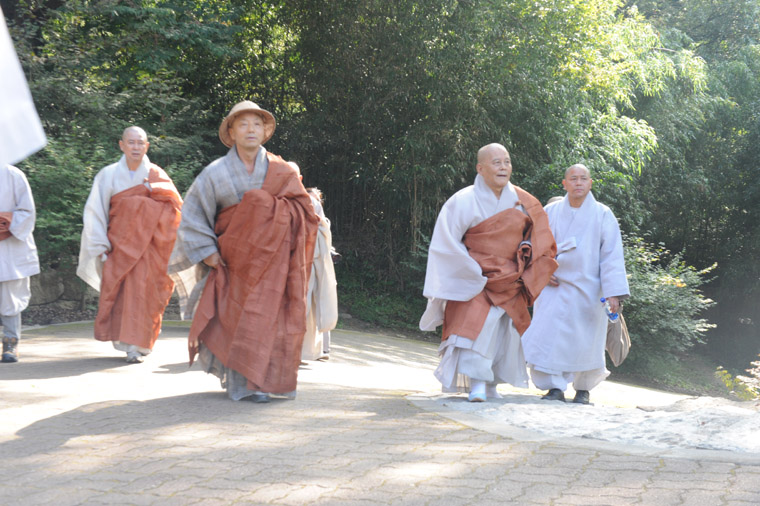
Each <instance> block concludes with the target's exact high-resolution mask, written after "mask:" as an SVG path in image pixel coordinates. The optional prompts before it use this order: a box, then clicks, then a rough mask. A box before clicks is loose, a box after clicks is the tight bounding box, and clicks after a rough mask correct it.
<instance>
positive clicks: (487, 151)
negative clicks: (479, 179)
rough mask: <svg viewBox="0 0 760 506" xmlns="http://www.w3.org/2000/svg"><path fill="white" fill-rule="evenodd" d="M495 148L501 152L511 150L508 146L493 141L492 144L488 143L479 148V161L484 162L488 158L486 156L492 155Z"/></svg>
mask: <svg viewBox="0 0 760 506" xmlns="http://www.w3.org/2000/svg"><path fill="white" fill-rule="evenodd" d="M494 150H497V151H499V152H506V153H509V151H507V148H505V147H504V146H502V145H501V144H499V143H496V142H492V143H491V144H486V145H485V146H483V147H482V148H480V149H479V150H478V163H482V162H483V161H484V160H485V159H486V157H489V156H491V153H492V152H493V151H494Z"/></svg>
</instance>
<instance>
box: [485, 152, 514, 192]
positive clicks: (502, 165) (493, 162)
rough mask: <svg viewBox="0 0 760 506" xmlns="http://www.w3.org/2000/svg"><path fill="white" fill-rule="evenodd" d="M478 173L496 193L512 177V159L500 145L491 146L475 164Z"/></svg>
mask: <svg viewBox="0 0 760 506" xmlns="http://www.w3.org/2000/svg"><path fill="white" fill-rule="evenodd" d="M477 170H478V174H480V176H481V177H482V178H483V181H485V183H486V185H488V187H489V188H490V189H491V190H493V191H494V193H496V194H497V195H501V190H502V189H503V188H504V187H505V186H507V183H509V178H510V177H512V160H511V159H510V157H509V153H508V152H507V150H506V149H504V148H503V147H501V146H493V147H491V148H489V149H488V150H486V151H485V152H483V153H482V155H481V156H480V159H479V160H478V165H477Z"/></svg>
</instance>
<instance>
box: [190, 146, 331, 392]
mask: <svg viewBox="0 0 760 506" xmlns="http://www.w3.org/2000/svg"><path fill="white" fill-rule="evenodd" d="M268 157H269V167H268V170H267V175H266V179H265V180H264V183H263V185H262V188H261V189H254V190H249V191H247V192H246V193H245V194H244V195H243V198H242V200H241V201H240V203H239V204H235V205H232V206H229V207H226V208H225V209H223V210H222V211H221V212H220V213H219V214H218V216H217V217H216V220H215V222H216V223H215V229H214V231H215V234H216V236H217V244H218V250H219V253H220V255H221V257H222V259H223V260H224V262H225V264H226V265H225V266H221V265H220V266H219V267H217V268H216V269H213V270H212V271H211V272H210V273H209V275H208V279H207V280H206V282H205V287H204V289H203V294H202V296H201V299H200V301H199V303H198V307H197V308H196V310H195V315H194V318H193V324H192V326H191V328H190V340H191V341H192V340H194V339H195V338H197V339H198V341H199V344H201V345H203V346H205V347H207V348H208V349H209V350H210V351H211V353H213V355H214V357H216V359H218V360H219V361H220V362H221V363H222V364H223V365H224V367H227V368H229V369H232V370H234V371H237V372H239V373H240V374H242V375H243V376H245V378H246V379H247V380H248V385H247V388H248V389H249V390H251V391H259V392H267V393H290V392H293V391H294V390H295V389H296V386H297V376H298V366H299V364H300V360H301V346H302V342H303V337H304V333H305V331H306V293H307V288H308V281H309V273H310V271H311V266H312V262H313V258H314V245H315V240H316V234H317V227H318V222H319V219H318V217H317V216H316V214H315V213H314V209H313V207H312V205H311V202H310V199H309V196H308V194H307V193H306V190H305V189H304V187H303V185H302V184H301V181H300V179H299V178H298V175H297V174H296V172H295V171H294V170H293V169H292V168H291V167H290V166H289V165H287V163H286V162H285V161H284V160H282V158H280V157H278V156H275V155H268ZM197 352H198V349H197V348H191V349H190V361H191V363H192V361H193V360H194V358H195V355H196V354H197Z"/></svg>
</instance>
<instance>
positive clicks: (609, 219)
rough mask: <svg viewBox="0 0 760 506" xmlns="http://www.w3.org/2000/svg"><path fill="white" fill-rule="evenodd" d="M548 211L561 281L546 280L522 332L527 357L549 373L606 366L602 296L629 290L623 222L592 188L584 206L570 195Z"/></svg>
mask: <svg viewBox="0 0 760 506" xmlns="http://www.w3.org/2000/svg"><path fill="white" fill-rule="evenodd" d="M546 212H547V215H548V217H549V223H550V225H551V228H552V230H553V232H554V235H555V237H556V239H557V261H558V263H559V268H558V269H557V271H556V272H555V273H554V275H555V276H556V277H557V280H558V282H559V286H556V287H555V286H547V287H546V288H545V289H544V290H543V291H542V292H541V295H540V296H539V297H538V299H537V300H536V304H535V306H534V310H533V321H532V323H531V325H530V327H529V328H528V330H527V331H526V332H525V333H524V334H523V336H522V343H523V348H524V352H525V359H526V360H527V362H528V363H529V364H531V365H532V366H533V367H534V368H536V369H537V370H539V371H541V372H545V373H548V374H561V373H567V372H582V371H592V370H596V369H602V370H604V368H605V360H604V349H605V342H606V336H607V316H606V314H605V312H604V306H603V305H602V303H601V302H600V298H601V297H612V296H618V297H622V298H626V297H627V296H628V295H629V288H628V279H627V276H626V271H625V260H624V257H623V241H622V237H621V235H620V227H619V226H618V222H617V219H616V218H615V216H614V215H613V214H612V211H611V210H610V209H609V208H608V207H607V206H605V205H603V204H601V203H599V202H597V201H596V199H594V196H593V195H592V194H591V193H589V194H588V195H587V196H586V199H585V200H584V201H583V204H582V205H581V207H579V208H572V207H571V206H570V202H569V200H568V199H567V197H565V198H563V199H562V200H560V201H558V202H555V203H553V204H550V205H548V206H547V207H546Z"/></svg>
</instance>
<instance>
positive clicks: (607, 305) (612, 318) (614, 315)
mask: <svg viewBox="0 0 760 506" xmlns="http://www.w3.org/2000/svg"><path fill="white" fill-rule="evenodd" d="M599 300H600V301H602V304H604V312H605V313H607V318H609V320H610V321H611V322H616V321H617V319H618V314H617V313H613V312H612V310H611V309H610V303H609V302H607V299H605V298H604V297H602V298H601V299H599Z"/></svg>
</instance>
